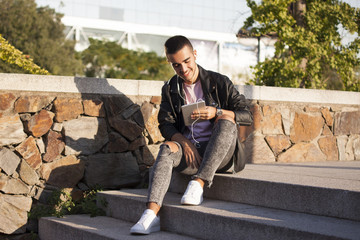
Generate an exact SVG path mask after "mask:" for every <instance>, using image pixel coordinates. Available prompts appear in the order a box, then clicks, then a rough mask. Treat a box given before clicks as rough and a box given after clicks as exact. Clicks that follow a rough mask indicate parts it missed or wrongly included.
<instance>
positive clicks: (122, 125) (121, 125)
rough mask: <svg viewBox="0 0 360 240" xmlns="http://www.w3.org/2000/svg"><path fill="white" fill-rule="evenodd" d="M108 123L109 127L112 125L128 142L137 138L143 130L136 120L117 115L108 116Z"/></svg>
mask: <svg viewBox="0 0 360 240" xmlns="http://www.w3.org/2000/svg"><path fill="white" fill-rule="evenodd" d="M109 123H110V126H111V127H113V128H114V129H115V130H116V131H117V132H119V133H120V134H121V135H122V136H123V137H125V138H126V139H127V140H129V141H130V142H132V141H134V140H135V139H136V138H138V137H139V136H140V135H141V133H142V131H143V129H142V128H141V127H140V126H139V125H138V124H137V123H136V122H133V121H131V120H123V119H121V118H119V117H112V118H110V119H109Z"/></svg>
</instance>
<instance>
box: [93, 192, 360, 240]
mask: <svg viewBox="0 0 360 240" xmlns="http://www.w3.org/2000/svg"><path fill="white" fill-rule="evenodd" d="M146 195H147V190H146V189H129V190H122V191H104V192H101V193H99V195H98V196H99V198H100V199H101V198H104V199H106V201H107V202H108V205H107V208H106V209H107V214H108V216H111V217H114V218H117V219H122V220H125V221H130V222H136V221H137V220H138V219H139V218H140V216H141V214H142V212H143V211H144V209H145V202H146ZM180 199H181V194H176V193H170V192H169V193H167V194H166V196H165V199H164V205H163V207H162V209H161V211H160V213H159V214H160V218H161V229H162V230H164V231H169V232H174V233H179V234H182V235H187V236H191V237H194V238H197V239H257V240H261V239H317V240H319V239H359V236H360V222H357V221H350V220H344V219H338V218H330V217H323V216H317V215H310V214H304V213H296V212H290V211H284V210H278V209H271V208H265V207H259V206H253V205H248V204H241V203H235V202H225V201H220V200H213V199H208V198H205V199H204V202H203V203H202V204H201V205H200V206H183V205H180Z"/></svg>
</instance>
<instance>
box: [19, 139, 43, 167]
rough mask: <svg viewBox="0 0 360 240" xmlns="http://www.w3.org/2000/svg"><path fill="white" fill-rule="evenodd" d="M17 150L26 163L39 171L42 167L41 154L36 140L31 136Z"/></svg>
mask: <svg viewBox="0 0 360 240" xmlns="http://www.w3.org/2000/svg"><path fill="white" fill-rule="evenodd" d="M15 150H16V151H17V152H18V153H19V154H20V155H21V156H22V157H23V158H24V159H25V161H26V162H27V163H28V164H29V165H30V166H31V167H32V168H34V169H38V168H39V167H40V165H41V154H40V152H39V149H38V148H37V146H36V141H35V139H34V138H33V137H32V136H30V137H28V138H27V139H26V140H25V141H24V142H22V143H21V144H20V145H18V146H17V147H16V148H15Z"/></svg>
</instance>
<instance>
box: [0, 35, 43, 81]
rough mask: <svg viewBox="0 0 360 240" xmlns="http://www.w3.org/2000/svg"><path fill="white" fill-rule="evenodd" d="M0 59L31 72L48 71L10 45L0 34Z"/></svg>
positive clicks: (40, 72) (41, 72)
mask: <svg viewBox="0 0 360 240" xmlns="http://www.w3.org/2000/svg"><path fill="white" fill-rule="evenodd" d="M0 59H1V60H3V61H5V62H6V63H8V64H10V65H16V66H18V67H19V68H21V69H23V70H24V71H26V72H29V73H31V74H41V75H48V74H49V72H48V71H47V70H45V69H42V68H40V67H39V66H38V65H36V64H35V63H34V62H33V60H32V59H31V58H30V57H29V56H28V55H24V54H23V53H22V52H21V51H19V50H18V49H16V48H15V47H13V46H11V44H9V43H8V41H6V39H5V38H3V37H2V36H1V34H0Z"/></svg>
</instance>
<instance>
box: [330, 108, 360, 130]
mask: <svg viewBox="0 0 360 240" xmlns="http://www.w3.org/2000/svg"><path fill="white" fill-rule="evenodd" d="M359 119H360V111H354V112H340V113H339V112H338V113H336V114H335V122H334V135H336V136H340V135H350V134H360V121H359Z"/></svg>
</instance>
